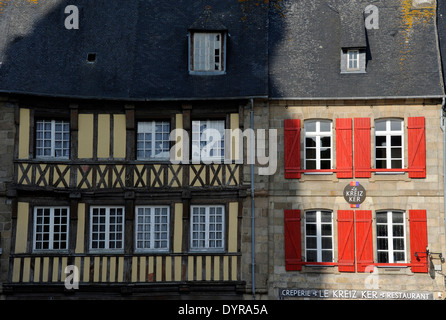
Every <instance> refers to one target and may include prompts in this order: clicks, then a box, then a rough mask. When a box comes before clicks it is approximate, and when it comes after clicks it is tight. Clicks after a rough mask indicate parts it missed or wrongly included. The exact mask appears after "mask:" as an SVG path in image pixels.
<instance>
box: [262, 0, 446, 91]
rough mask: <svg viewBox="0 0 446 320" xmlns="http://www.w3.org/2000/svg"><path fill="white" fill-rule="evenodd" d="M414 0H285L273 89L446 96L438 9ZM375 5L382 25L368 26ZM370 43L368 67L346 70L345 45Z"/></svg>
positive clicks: (274, 36) (277, 24)
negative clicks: (367, 10)
mask: <svg viewBox="0 0 446 320" xmlns="http://www.w3.org/2000/svg"><path fill="white" fill-rule="evenodd" d="M441 1H443V2H444V0H441ZM411 3H412V0H385V1H372V0H312V1H296V0H285V1H282V2H281V8H282V12H278V11H280V10H275V11H271V14H270V24H269V29H270V32H269V47H270V55H269V59H270V68H269V73H270V96H271V97H272V98H284V99H285V98H305V99H310V98H324V99H329V98H342V97H347V98H350V97H366V98H367V97H369V98H370V97H377V98H378V97H414V96H438V95H440V96H441V95H442V89H441V85H440V84H441V81H440V78H441V77H440V75H439V66H438V52H437V44H436V34H435V10H412V8H411ZM368 5H375V6H376V7H378V9H379V29H376V30H368V29H365V25H364V24H363V23H362V21H363V19H364V13H363V12H364V9H365V8H366V7H367V6H368ZM361 18H362V19H361ZM364 42H365V44H366V46H367V51H366V55H367V66H366V73H364V74H341V72H340V64H341V63H340V59H341V48H342V47H348V46H352V47H358V46H362V45H364Z"/></svg>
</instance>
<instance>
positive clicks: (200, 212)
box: [191, 205, 225, 251]
mask: <svg viewBox="0 0 446 320" xmlns="http://www.w3.org/2000/svg"><path fill="white" fill-rule="evenodd" d="M224 230H225V207H224V206H221V205H218V206H192V207H191V249H192V250H209V251H213V250H218V251H220V250H223V249H224V239H225V237H224Z"/></svg>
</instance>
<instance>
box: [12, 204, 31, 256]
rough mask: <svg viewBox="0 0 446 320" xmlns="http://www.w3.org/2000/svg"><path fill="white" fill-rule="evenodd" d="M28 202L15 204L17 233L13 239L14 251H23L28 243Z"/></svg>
mask: <svg viewBox="0 0 446 320" xmlns="http://www.w3.org/2000/svg"><path fill="white" fill-rule="evenodd" d="M28 219H29V203H27V202H19V203H18V204H17V233H16V239H15V253H25V252H26V247H27V243H28V237H27V236H28Z"/></svg>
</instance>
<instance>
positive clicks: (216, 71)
mask: <svg viewBox="0 0 446 320" xmlns="http://www.w3.org/2000/svg"><path fill="white" fill-rule="evenodd" d="M68 5H70V7H68ZM2 6H3V7H1V9H2V11H1V13H0V15H1V20H2V21H3V22H2V27H4V28H3V29H2V30H6V32H3V31H2V35H1V39H2V41H0V44H1V45H2V47H1V50H2V51H1V55H0V58H1V68H0V78H1V80H0V83H1V84H0V90H1V92H2V100H1V103H2V110H3V109H5V110H6V111H7V112H5V113H4V114H5V116H4V117H5V120H6V117H8V119H9V120H11V119H12V118H13V119H14V120H13V122H11V126H10V127H8V128H9V129H10V130H9V131H8V132H9V133H8V135H15V140H14V141H15V142H14V146H15V147H14V153H13V161H12V162H11V165H13V167H14V175H13V179H12V181H11V182H10V183H8V186H7V188H6V187H5V188H4V189H5V190H6V189H7V191H5V192H4V193H5V195H6V194H7V196H8V201H9V202H10V207H11V212H12V213H11V221H12V227H11V237H10V242H11V249H10V252H8V253H9V259H8V261H7V264H8V266H7V268H5V266H2V270H5V269H9V272H8V276H7V279H4V283H3V293H4V294H5V295H6V296H7V297H8V298H13V299H19V298H29V297H55V298H57V297H62V298H63V297H65V298H73V299H76V298H83V297H99V295H101V296H105V297H110V298H113V297H118V298H119V297H121V298H122V297H126V298H132V297H141V296H144V297H163V298H169V297H173V298H175V297H179V296H183V297H187V298H194V297H202V298H203V297H206V298H209V297H213V298H226V299H228V298H231V297H233V298H237V297H238V298H240V297H241V295H242V294H243V293H244V290H245V281H244V279H243V277H242V276H241V254H242V253H241V228H242V201H243V199H244V197H245V196H246V187H245V186H244V182H243V181H244V175H243V169H244V168H243V166H242V164H241V162H240V161H236V160H240V158H242V157H243V154H240V153H239V151H238V150H239V149H237V150H236V148H235V147H234V146H233V144H232V143H231V139H228V141H225V135H224V133H225V130H226V131H227V130H233V129H241V130H242V129H243V125H244V121H243V114H244V108H250V107H251V105H252V103H253V101H254V99H256V98H264V97H265V96H266V95H267V72H266V70H267V69H266V68H267V55H266V29H265V28H266V25H267V19H266V13H267V11H266V10H265V8H264V7H263V6H260V7H258V6H244V5H242V4H237V3H235V4H234V3H233V2H229V1H228V2H222V1H208V2H207V3H206V4H204V3H202V2H201V1H196V2H191V1H174V2H171V1H161V2H153V1H126V2H125V3H124V2H122V1H110V0H107V1H94V2H88V3H86V2H83V1H71V2H70V3H69V4H68V3H66V2H65V1H58V0H54V1H39V2H37V1H36V2H29V3H28V2H27V1H22V2H20V3H14V4H13V3H6V5H2ZM18 16H20V19H17V17H18ZM77 17H78V20H76V19H77ZM73 19H74V20H73ZM70 23H71V24H70ZM3 101H5V102H3ZM12 115H13V116H12ZM1 119H3V114H2V118H1ZM211 129H212V130H213V132H214V133H215V132H217V133H218V134H220V136H221V139H220V140H219V141H212V139H210V138H209V137H208V135H209V134H207V132H208V131H207V130H211ZM2 130H3V127H2ZM2 137H3V136H2ZM8 138H10V136H8ZM8 141H9V140H8ZM2 143H3V141H2ZM2 147H3V145H2ZM2 150H3V149H2ZM8 150H9V149H8ZM11 160H12V159H11ZM7 165H9V164H8V163H7ZM1 190H3V189H0V191H1ZM2 192H3V191H2ZM0 196H4V195H3V193H2V194H0ZM8 251H9V250H8ZM5 261H6V260H5V259H2V261H1V262H2V264H4V263H5Z"/></svg>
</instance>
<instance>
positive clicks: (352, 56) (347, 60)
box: [341, 48, 366, 73]
mask: <svg viewBox="0 0 446 320" xmlns="http://www.w3.org/2000/svg"><path fill="white" fill-rule="evenodd" d="M365 72H366V50H365V48H359V49H358V48H344V49H342V52H341V73H365Z"/></svg>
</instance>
